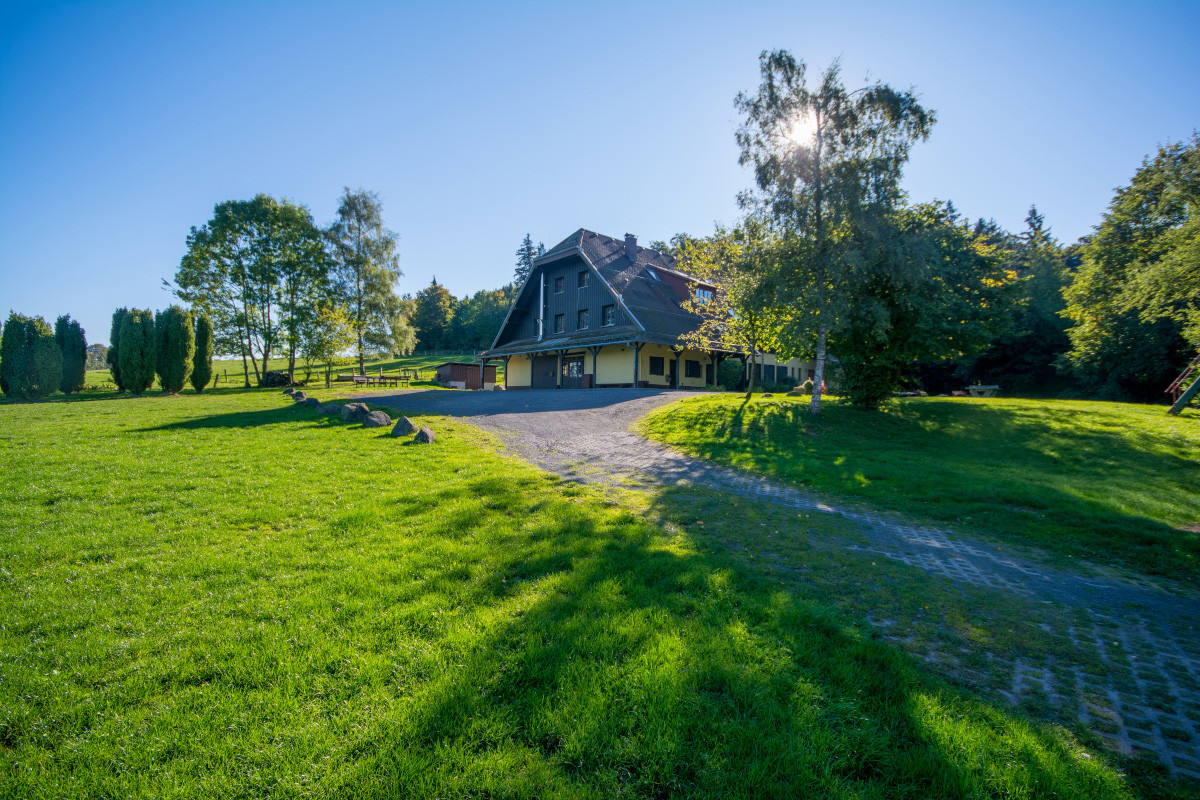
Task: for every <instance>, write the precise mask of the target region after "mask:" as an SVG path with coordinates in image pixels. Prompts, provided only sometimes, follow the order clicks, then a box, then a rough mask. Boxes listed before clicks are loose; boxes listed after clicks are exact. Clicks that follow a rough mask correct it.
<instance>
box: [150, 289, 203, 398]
mask: <svg viewBox="0 0 1200 800" xmlns="http://www.w3.org/2000/svg"><path fill="white" fill-rule="evenodd" d="M154 336H155V345H156V346H155V371H156V372H157V373H158V382H159V385H161V386H162V390H163V391H164V392H166V393H167V394H179V392H180V391H181V390H182V389H183V385H184V384H185V383H187V379H188V378H189V377H190V376H191V374H192V356H194V355H195V353H196V334H195V332H194V331H193V330H192V315H191V314H190V313H189V312H187V311H184V310H183V309H182V308H180V307H179V306H170V307H169V308H167V310H165V311H160V312H158V313H157V314H155V315H154Z"/></svg>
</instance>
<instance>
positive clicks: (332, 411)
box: [317, 406, 342, 417]
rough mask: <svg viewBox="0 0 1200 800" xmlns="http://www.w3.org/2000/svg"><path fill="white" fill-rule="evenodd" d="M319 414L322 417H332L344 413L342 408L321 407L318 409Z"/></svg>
mask: <svg viewBox="0 0 1200 800" xmlns="http://www.w3.org/2000/svg"><path fill="white" fill-rule="evenodd" d="M317 413H318V414H321V415H322V416H326V417H332V416H337V415H338V414H341V413H342V407H341V406H321V407H320V408H318V409H317Z"/></svg>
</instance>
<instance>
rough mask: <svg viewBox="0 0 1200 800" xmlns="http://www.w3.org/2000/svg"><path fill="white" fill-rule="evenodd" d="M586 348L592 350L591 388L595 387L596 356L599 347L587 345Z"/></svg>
mask: <svg viewBox="0 0 1200 800" xmlns="http://www.w3.org/2000/svg"><path fill="white" fill-rule="evenodd" d="M588 350H590V351H591V352H592V388H593V389H595V388H596V356H598V355H600V348H599V347H589V348H588Z"/></svg>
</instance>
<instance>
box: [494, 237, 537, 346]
mask: <svg viewBox="0 0 1200 800" xmlns="http://www.w3.org/2000/svg"><path fill="white" fill-rule="evenodd" d="M545 250H546V246H545V245H544V244H542V243H541V242H538V243H537V247H534V246H533V238H532V237H531V236H530V235H529V234H528V233H527V234H525V238H524V239H522V240H521V246H520V247H518V248H517V266H516V269H515V270H513V283H514V284H516V286H517V288H518V289H519V288H520V287H521V286H522V285H524V283H525V281H526V280H527V279H528V278H529V273H530V272H531V271H532V270H533V262H534V261H535V260H536V259H537V258H538V256H540V255H541V254H542V253H543V252H545ZM497 327H499V326H497ZM493 335H494V334H493Z"/></svg>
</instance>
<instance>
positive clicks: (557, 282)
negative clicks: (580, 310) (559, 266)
mask: <svg viewBox="0 0 1200 800" xmlns="http://www.w3.org/2000/svg"><path fill="white" fill-rule="evenodd" d="M562 290H563V279H562V275H559V276H558V277H557V278H555V279H554V293H555V294H562Z"/></svg>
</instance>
